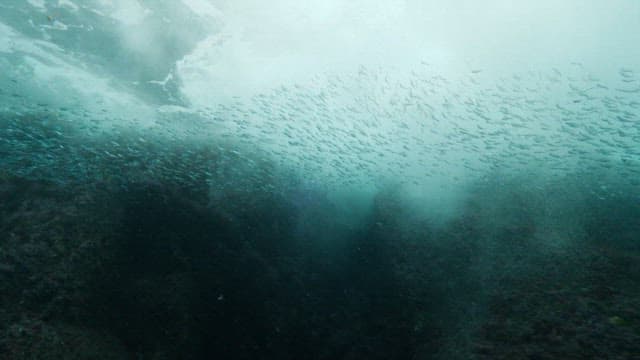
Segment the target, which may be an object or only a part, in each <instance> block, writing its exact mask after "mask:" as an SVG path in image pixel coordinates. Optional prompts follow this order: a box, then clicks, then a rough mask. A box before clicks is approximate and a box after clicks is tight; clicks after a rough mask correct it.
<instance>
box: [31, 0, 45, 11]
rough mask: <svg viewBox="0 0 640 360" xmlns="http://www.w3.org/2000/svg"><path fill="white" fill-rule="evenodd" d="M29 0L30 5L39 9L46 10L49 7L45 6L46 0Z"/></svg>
mask: <svg viewBox="0 0 640 360" xmlns="http://www.w3.org/2000/svg"><path fill="white" fill-rule="evenodd" d="M27 2H28V3H29V5H31V6H33V7H34V8H36V9H38V10H39V11H46V10H47V7H46V6H45V1H44V0H27Z"/></svg>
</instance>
